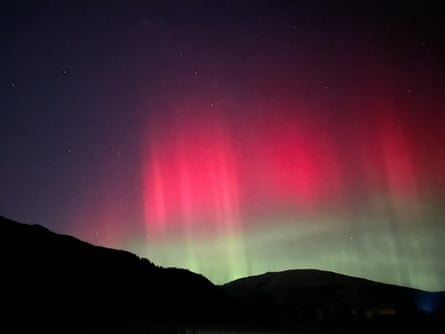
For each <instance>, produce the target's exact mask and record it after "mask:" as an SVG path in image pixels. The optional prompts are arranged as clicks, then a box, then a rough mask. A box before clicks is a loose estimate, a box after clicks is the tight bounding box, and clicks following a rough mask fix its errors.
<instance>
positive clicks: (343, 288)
mask: <svg viewBox="0 0 445 334" xmlns="http://www.w3.org/2000/svg"><path fill="white" fill-rule="evenodd" d="M223 288H224V290H225V291H226V292H227V293H228V294H230V295H232V296H234V297H237V298H239V299H242V300H245V301H250V302H251V303H257V304H267V305H273V306H274V309H278V310H279V315H280V321H281V322H282V323H287V324H289V323H293V324H295V325H298V323H300V324H301V323H304V322H312V323H315V322H317V323H318V324H320V323H328V324H329V325H331V326H332V325H339V326H341V327H343V326H344V325H345V324H350V325H351V324H355V325H363V324H366V325H367V326H368V325H371V324H372V325H382V324H384V325H385V326H387V325H389V324H392V325H396V326H411V325H422V326H430V327H431V326H433V327H435V326H439V325H443V319H445V293H444V292H426V291H421V290H417V289H412V288H406V287H401V286H395V285H390V284H384V283H378V282H374V281H370V280H367V279H363V278H357V277H351V276H346V275H341V274H337V273H334V272H328V271H322V270H313V269H304V270H287V271H282V272H269V273H265V274H262V275H257V276H251V277H246V278H241V279H238V280H235V281H232V282H230V283H227V284H225V285H224V286H223ZM442 328H443V327H442Z"/></svg>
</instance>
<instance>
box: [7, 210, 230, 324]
mask: <svg viewBox="0 0 445 334" xmlns="http://www.w3.org/2000/svg"><path fill="white" fill-rule="evenodd" d="M0 254H1V257H2V261H1V268H2V279H1V280H2V284H1V286H2V290H3V292H2V298H1V304H2V310H1V316H2V319H3V322H5V321H6V322H9V323H10V322H15V323H24V322H25V323H26V322H38V323H43V322H47V323H52V322H64V323H66V322H70V323H82V322H87V323H91V322H96V323H110V322H111V323H119V322H121V323H126V322H140V321H142V322H150V323H168V324H185V323H190V324H193V323H219V322H222V321H225V322H232V321H236V318H237V314H239V310H238V309H237V304H235V303H234V301H233V300H232V299H231V298H230V297H228V296H227V295H225V294H224V293H223V292H222V291H221V290H220V289H219V288H218V287H216V286H214V285H213V284H212V283H211V282H210V281H209V280H207V279H206V278H205V277H203V276H201V275H199V274H195V273H192V272H190V271H188V270H184V269H176V268H161V267H158V266H156V265H154V264H153V263H151V262H150V261H149V260H147V259H143V258H139V257H138V256H136V255H134V254H131V253H129V252H126V251H121V250H115V249H109V248H104V247H98V246H94V245H91V244H88V243H86V242H83V241H80V240H78V239H76V238H74V237H70V236H66V235H59V234H56V233H53V232H51V231H49V230H47V229H46V228H44V227H42V226H39V225H25V224H20V223H17V222H14V221H11V220H9V219H6V218H3V217H0Z"/></svg>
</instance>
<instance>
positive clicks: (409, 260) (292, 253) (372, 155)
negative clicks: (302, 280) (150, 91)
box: [144, 103, 443, 289]
mask: <svg viewBox="0 0 445 334" xmlns="http://www.w3.org/2000/svg"><path fill="white" fill-rule="evenodd" d="M389 106H390V104H388V103H387V104H386V105H384V108H382V107H381V106H380V107H375V108H376V110H372V111H371V112H368V113H363V115H362V116H360V117H358V118H357V116H353V117H354V118H353V119H352V120H351V125H350V126H349V127H348V126H343V129H342V130H341V131H344V132H346V133H347V134H348V137H347V145H346V146H345V145H344V143H342V140H344V139H342V140H340V139H339V138H341V136H340V134H339V132H338V131H339V130H338V129H337V130H333V131H326V130H325V128H324V127H322V126H320V124H317V123H316V122H313V121H312V122H311V121H310V120H308V119H303V118H301V117H299V114H300V112H299V110H298V108H296V107H295V108H294V110H291V112H289V111H286V112H283V111H281V110H279V109H275V110H274V111H273V112H272V111H271V112H270V113H269V114H267V115H266V116H264V115H262V117H261V118H259V117H256V118H255V111H246V112H250V113H252V115H253V116H251V117H253V120H254V121H253V122H252V123H250V124H249V128H245V129H240V128H239V127H236V126H233V124H232V123H230V121H229V120H228V119H227V118H225V117H224V116H225V115H226V113H224V111H212V113H209V114H207V113H206V112H207V111H206V109H205V108H202V109H203V110H204V111H203V110H201V111H200V110H199V107H198V106H196V108H195V110H196V112H194V113H193V114H191V113H184V114H180V113H174V114H171V115H169V117H168V121H167V122H166V123H165V125H164V126H163V127H160V128H158V129H152V131H151V132H150V138H149V140H148V141H149V142H150V145H149V147H150V149H149V150H148V151H147V152H146V159H145V164H144V179H145V183H144V184H145V186H144V192H145V199H144V201H145V223H146V238H147V239H146V243H147V248H146V253H145V254H146V255H147V256H149V257H150V258H152V259H153V260H154V261H156V262H158V263H160V264H163V265H171V266H183V267H186V268H189V269H192V270H195V271H198V272H201V273H203V274H205V275H206V276H208V277H209V278H210V279H212V280H214V281H215V282H218V283H221V282H225V281H228V280H231V279H235V278H237V277H240V276H244V275H248V274H254V273H261V272H265V271H269V270H284V269H289V268H302V267H315V268H321V269H327V270H333V271H340V272H343V273H347V274H351V275H358V276H365V277H369V278H373V279H376V280H384V281H387V282H392V283H398V284H404V285H411V286H418V287H424V288H430V289H434V288H435V287H438V286H440V284H441V283H440V282H441V280H440V278H439V276H438V273H437V269H435V268H433V267H432V263H433V262H434V261H433V260H428V259H430V258H431V257H434V256H437V255H435V254H432V252H434V249H435V247H437V245H429V244H428V241H427V240H430V241H431V240H436V241H435V242H437V240H438V239H437V238H439V236H441V235H442V236H443V230H442V229H441V228H440V226H439V225H434V226H433V230H434V231H435V232H434V233H437V235H436V236H431V235H430V234H431V232H430V231H431V229H430V227H428V226H427V225H426V224H428V223H425V222H424V220H425V219H428V218H426V217H427V216H428V215H431V214H432V215H433V216H435V215H437V214H439V215H440V212H441V209H438V208H437V207H435V209H434V210H436V211H437V210H439V211H438V212H436V213H435V214H434V213H433V212H431V211H430V210H431V207H429V208H428V206H427V205H426V203H424V202H423V200H422V198H424V199H425V198H426V197H425V196H426V195H425V194H423V195H422V194H421V190H420V189H421V188H420V187H419V184H422V183H424V182H426V180H424V179H423V178H422V175H421V173H420V172H419V171H418V170H419V165H422V163H421V161H419V159H418V156H417V155H418V153H419V152H417V151H416V149H415V148H416V144H417V145H418V144H419V143H414V142H412V141H413V139H412V138H414V133H413V132H412V130H411V128H410V126H409V124H408V123H409V122H408V121H409V119H406V117H404V116H403V114H402V113H401V112H400V111H398V109H397V108H395V107H389ZM402 107H403V106H402ZM399 108H400V106H399ZM289 109H292V107H291V106H289V107H288V108H286V110H289ZM277 115H278V116H277ZM280 115H281V116H280ZM368 116H370V117H371V118H368ZM235 120H236V118H235ZM232 121H233V119H232ZM407 124H408V125H407ZM243 131H245V132H243ZM336 131H337V132H336ZM354 133H355V135H354ZM240 139H241V140H240ZM348 157H351V158H352V159H348ZM424 195H425V196H424ZM422 196H423V197H422ZM439 201H440V200H439ZM430 219H431V217H430V218H429V219H428V220H430ZM416 235H417V236H419V238H418V239H417V238H416Z"/></svg>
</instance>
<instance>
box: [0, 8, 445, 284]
mask: <svg viewBox="0 0 445 334" xmlns="http://www.w3.org/2000/svg"><path fill="white" fill-rule="evenodd" d="M438 13H439V11H438V10H437V8H435V7H434V6H433V5H432V4H431V3H429V2H425V3H424V4H422V5H420V4H418V7H414V6H412V7H411V6H410V5H408V4H405V3H402V2H401V3H400V4H397V3H396V2H394V3H391V4H384V3H383V2H382V3H380V2H372V3H368V4H362V3H360V4H355V5H354V4H350V3H347V2H343V1H339V2H335V4H333V3H329V2H327V1H315V2H314V1H307V2H298V3H293V2H287V1H256V2H255V1H247V2H243V3H242V4H240V3H239V2H237V1H220V2H210V1H208V2H204V1H194V2H190V3H185V2H173V1H172V2H156V1H155V2H153V1H134V2H130V4H128V3H126V2H123V1H122V2H118V1H112V2H110V3H108V4H107V5H103V4H99V3H96V4H94V5H93V4H91V3H89V2H82V1H81V2H70V1H67V2H62V3H57V2H52V1H47V2H42V3H40V4H37V3H35V4H30V3H26V2H20V1H19V2H11V3H10V4H9V5H8V6H6V7H5V8H4V10H3V12H2V13H1V15H2V18H3V20H1V21H2V23H1V27H2V35H4V36H3V37H4V38H3V39H2V40H3V42H2V43H3V47H4V50H7V52H5V53H4V54H3V55H2V58H3V60H2V68H3V71H2V72H3V74H2V81H1V84H2V86H1V88H0V94H1V95H0V96H1V97H2V98H1V102H0V103H1V104H0V112H1V116H0V117H1V118H0V130H1V132H0V133H1V138H2V140H1V143H0V148H1V149H2V152H3V153H2V165H1V166H0V214H1V215H4V216H8V217H10V218H14V219H18V220H21V221H23V222H28V223H34V224H42V225H44V226H47V227H48V228H51V229H53V230H54V231H56V232H59V233H67V234H72V235H75V236H76V237H79V238H81V239H83V240H86V241H89V242H92V243H96V244H101V245H105V246H109V247H114V248H123V249H128V250H130V251H133V252H135V253H136V254H138V255H140V256H144V257H148V258H149V259H150V260H152V261H153V262H155V263H156V264H159V265H162V266H177V267H184V268H188V269H190V270H193V271H196V272H199V273H202V274H204V275H205V276H206V277H208V278H209V279H210V280H212V281H213V282H215V283H224V282H227V281H229V280H232V279H235V278H239V277H242V276H246V275H251V274H259V273H263V272H266V271H278V270H285V269H293V268H317V269H326V270H332V271H336V272H339V273H344V274H350V275H356V276H361V277H366V278H370V279H374V280H378V281H384V282H390V283H396V284H402V285H407V286H413V287H417V288H422V289H427V290H445V265H444V261H443V259H442V257H443V254H445V243H444V242H443V240H444V237H445V221H444V217H445V154H444V149H443V145H444V143H445V131H444V130H445V127H444V125H443V124H444V120H445V111H444V108H445V96H444V95H443V92H444V91H445V90H444V89H445V82H444V78H445V76H444V64H443V59H444V53H443V38H442V36H441V31H442V30H441V29H442V28H443V23H442V19H441V17H440V15H439V14H438ZM42 17H43V18H45V19H42Z"/></svg>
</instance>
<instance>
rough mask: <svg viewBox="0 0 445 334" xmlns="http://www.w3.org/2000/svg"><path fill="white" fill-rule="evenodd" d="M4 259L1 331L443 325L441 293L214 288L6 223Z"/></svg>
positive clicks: (334, 281) (279, 284)
mask: <svg viewBox="0 0 445 334" xmlns="http://www.w3.org/2000/svg"><path fill="white" fill-rule="evenodd" d="M0 254H1V273H2V274H1V284H0V288H1V300H0V303H1V310H0V326H6V325H7V326H10V325H14V326H15V328H19V329H20V331H21V332H22V331H23V330H25V331H30V330H36V329H39V330H42V328H43V330H45V331H46V332H60V327H57V326H56V325H57V324H60V325H61V326H63V327H62V328H63V332H65V333H67V332H70V333H80V332H82V333H86V332H90V333H93V332H94V333H117V332H119V333H120V332H122V333H128V332H132V333H174V332H175V333H177V332H178V331H180V332H187V331H188V330H187V329H192V332H195V333H199V332H200V331H199V329H212V330H215V328H216V329H218V328H219V329H221V328H223V329H224V328H226V329H227V328H229V329H231V330H232V329H237V330H238V331H240V330H243V331H244V330H247V331H252V330H255V331H256V332H267V331H272V330H274V331H276V330H279V331H283V330H285V331H287V332H298V331H301V330H302V329H305V330H320V329H321V330H325V329H326V328H330V329H332V328H341V329H345V328H353V329H357V328H358V329H360V330H361V331H363V330H364V329H369V328H382V326H383V328H393V327H392V326H395V327H396V328H400V327H401V326H403V327H406V326H411V327H412V326H414V325H419V326H422V327H425V326H428V328H431V329H432V328H433V327H437V326H439V325H440V326H442V325H443V319H445V311H444V310H445V307H444V300H445V295H444V293H430V292H425V291H420V290H415V289H410V288H404V287H399V286H393V285H388V284H382V283H377V282H372V281H369V280H365V279H361V278H355V277H349V276H345V275H340V274H336V273H332V272H325V271H320V270H289V271H283V272H276V273H266V274H263V275H258V276H252V277H247V278H242V279H238V280H235V281H233V282H230V283H227V284H225V285H223V286H215V285H214V284H212V283H211V282H210V281H209V280H207V279H206V278H205V277H203V276H202V275H199V274H196V273H193V272H190V271H188V270H184V269H177V268H162V267H159V266H157V265H155V264H153V263H152V262H150V261H149V260H147V259H144V258H140V257H138V256H136V255H134V254H132V253H130V252H127V251H122V250H115V249H109V248H105V247H99V246H94V245H91V244H89V243H86V242H83V241H80V240H78V239H76V238H74V237H71V236H67V235H60V234H56V233H53V232H51V231H49V230H48V229H46V228H44V227H42V226H39V225H26V224H21V223H17V222H14V221H12V220H9V219H6V218H3V217H0ZM67 324H69V325H67ZM42 326H43V327H42ZM48 326H49V327H48ZM54 326H56V327H54ZM326 326H328V327H326ZM373 326H374V327H373ZM119 328H120V330H119ZM412 328H414V327H412ZM416 328H418V327H416ZM438 328H439V327H438ZM441 328H442V329H443V326H442V327H441ZM130 329H131V330H130ZM234 332H235V333H236V331H234Z"/></svg>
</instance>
